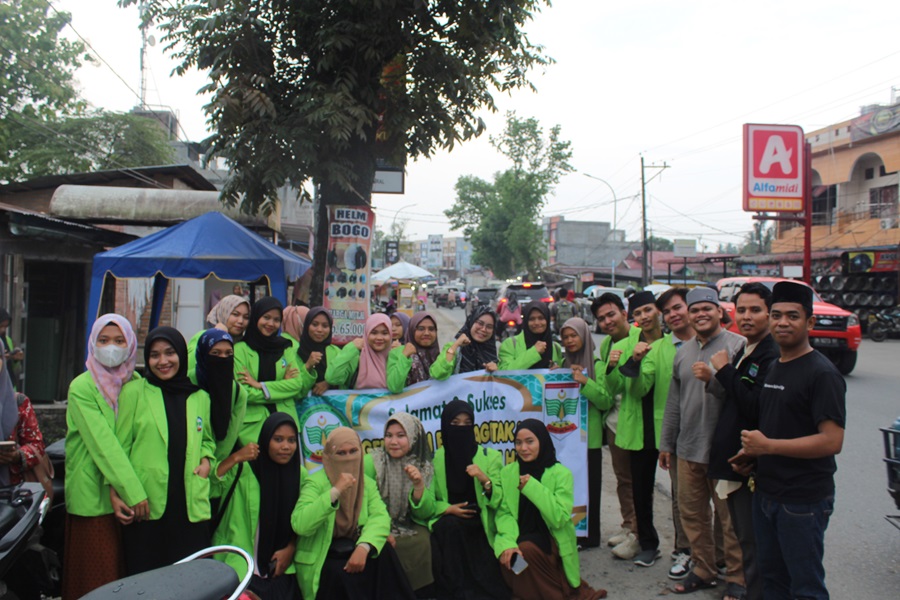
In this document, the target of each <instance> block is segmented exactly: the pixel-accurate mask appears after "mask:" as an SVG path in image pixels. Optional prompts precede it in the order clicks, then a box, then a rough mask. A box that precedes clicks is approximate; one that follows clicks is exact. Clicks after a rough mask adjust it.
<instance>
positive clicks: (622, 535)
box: [606, 528, 631, 547]
mask: <svg viewBox="0 0 900 600" xmlns="http://www.w3.org/2000/svg"><path fill="white" fill-rule="evenodd" d="M629 535H631V531H629V530H628V529H624V528H623V529H620V530H619V532H618V533H616V534H615V535H614V536H612V537H611V538H609V539H608V540H606V543H607V544H608V545H610V546H613V547H615V546H618V545H619V544H621V543H622V542H624V541H625V540H627V539H628V536H629Z"/></svg>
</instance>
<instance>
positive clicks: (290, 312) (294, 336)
mask: <svg viewBox="0 0 900 600" xmlns="http://www.w3.org/2000/svg"><path fill="white" fill-rule="evenodd" d="M308 313H309V307H308V306H286V307H285V309H284V310H283V311H282V313H281V337H283V338H287V339H289V340H291V345H293V346H294V350H296V349H297V348H298V347H299V346H300V335H301V334H302V333H303V321H304V319H306V315H307V314H308Z"/></svg>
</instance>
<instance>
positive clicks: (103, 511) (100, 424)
mask: <svg viewBox="0 0 900 600" xmlns="http://www.w3.org/2000/svg"><path fill="white" fill-rule="evenodd" d="M139 379H140V375H138V374H137V373H135V374H134V376H133V377H132V381H134V380H139ZM68 399H69V402H68V406H67V407H66V424H67V425H68V431H67V432H66V512H68V513H69V514H71V515H78V516H79V517H98V516H101V515H109V514H112V512H113V509H112V503H111V502H110V500H109V486H110V485H112V486H113V487H114V488H115V489H116V492H118V494H119V497H120V498H122V500H124V501H125V502H126V503H127V504H128V506H134V505H135V504H137V503H139V502H142V501H143V500H146V499H147V493H146V492H145V491H144V487H143V486H142V485H141V481H140V479H138V476H137V475H136V474H135V472H134V467H132V466H131V462H130V461H129V460H128V454H127V453H126V452H125V451H124V450H123V449H122V446H121V445H120V444H119V440H118V439H116V413H115V412H113V409H112V408H110V407H109V404H107V403H106V400H105V399H104V398H103V394H101V393H100V390H99V389H97V384H96V383H94V378H93V377H91V374H90V373H89V372H87V371H85V372H84V373H82V374H81V375H79V376H78V377H76V378H75V379H73V380H72V383H70V384H69V395H68Z"/></svg>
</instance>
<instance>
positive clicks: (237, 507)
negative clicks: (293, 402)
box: [213, 412, 306, 600]
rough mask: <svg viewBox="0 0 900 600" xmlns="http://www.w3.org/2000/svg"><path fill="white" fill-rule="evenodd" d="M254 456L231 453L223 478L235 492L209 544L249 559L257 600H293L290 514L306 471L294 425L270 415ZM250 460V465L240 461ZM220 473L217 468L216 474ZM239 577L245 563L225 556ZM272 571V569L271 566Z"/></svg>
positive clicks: (289, 419) (297, 591)
mask: <svg viewBox="0 0 900 600" xmlns="http://www.w3.org/2000/svg"><path fill="white" fill-rule="evenodd" d="M257 449H258V452H256V453H255V454H256V455H258V458H257V457H256V456H254V453H253V452H252V448H250V450H249V451H247V450H242V451H241V452H238V453H236V456H237V460H236V462H235V463H233V465H237V466H236V468H234V466H233V465H230V466H232V468H230V469H229V471H228V473H227V474H225V475H224V477H222V479H223V487H225V488H226V489H230V488H231V486H232V485H233V484H234V479H235V478H238V481H237V484H236V485H235V487H234V493H233V494H232V496H231V498H230V500H229V501H228V502H227V504H226V505H225V506H224V507H223V508H224V511H223V515H222V521H221V522H220V524H219V526H218V528H217V529H216V532H215V534H213V544H233V545H236V546H238V547H239V548H243V549H244V550H246V551H247V552H249V553H250V554H252V555H253V559H254V560H255V561H256V573H255V574H254V575H253V577H252V579H251V580H250V588H249V589H250V591H252V592H253V593H255V594H256V595H257V596H259V597H260V598H261V599H262V600H269V599H270V598H271V599H273V600H282V599H283V600H294V599H296V598H299V596H300V589H299V588H298V587H297V578H296V576H295V568H294V551H295V550H296V536H295V535H294V532H293V530H292V529H291V513H292V512H293V510H294V505H295V504H296V503H297V499H298V498H299V497H300V485H301V482H302V480H303V478H304V477H305V476H306V469H304V468H303V466H302V465H301V461H300V450H299V442H298V436H297V425H296V423H294V419H293V417H291V416H290V415H289V414H287V413H282V412H274V413H272V414H271V415H269V417H268V418H267V419H266V420H265V422H264V423H263V426H262V430H261V431H260V434H259V446H257ZM246 461H249V467H248V466H247V465H244V464H243V463H244V462H246ZM220 475H221V470H220ZM225 562H226V563H228V564H230V565H231V566H232V567H233V568H234V569H235V570H236V571H237V572H238V575H239V576H243V575H244V573H245V569H246V564H245V563H244V562H243V561H242V560H241V559H240V558H239V557H237V556H231V555H229V557H227V558H226V560H225ZM273 567H274V568H273Z"/></svg>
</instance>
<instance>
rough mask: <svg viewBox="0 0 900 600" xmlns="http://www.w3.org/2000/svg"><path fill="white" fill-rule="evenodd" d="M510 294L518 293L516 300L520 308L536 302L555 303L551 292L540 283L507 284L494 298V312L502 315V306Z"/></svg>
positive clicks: (501, 287)
mask: <svg viewBox="0 0 900 600" xmlns="http://www.w3.org/2000/svg"><path fill="white" fill-rule="evenodd" d="M510 292H515V293H516V299H517V301H518V302H519V306H521V307H522V308H524V307H525V305H526V304H528V303H529V302H532V301H534V300H537V301H540V302H547V303H550V302H553V296H551V295H550V290H548V289H547V286H546V285H544V284H543V283H542V282H540V281H535V282H530V281H523V282H522V283H507V284H504V285H502V286H500V289H499V290H497V295H496V296H494V301H493V302H494V311H496V312H497V314H500V306H501V305H502V304H503V303H504V302H506V301H507V298H508V297H509V293H510Z"/></svg>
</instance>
